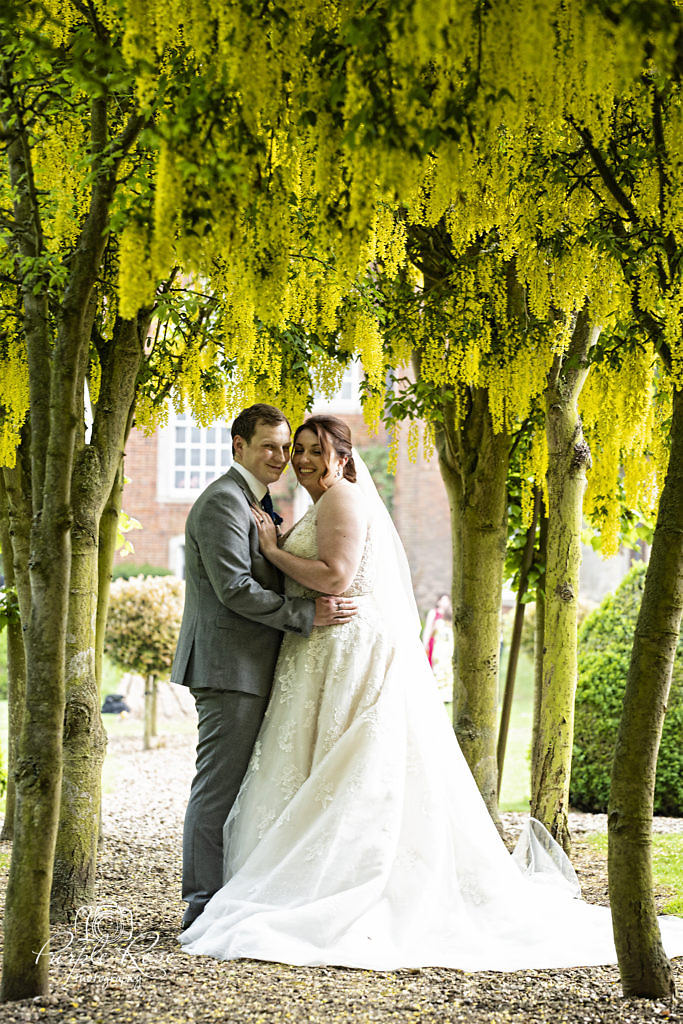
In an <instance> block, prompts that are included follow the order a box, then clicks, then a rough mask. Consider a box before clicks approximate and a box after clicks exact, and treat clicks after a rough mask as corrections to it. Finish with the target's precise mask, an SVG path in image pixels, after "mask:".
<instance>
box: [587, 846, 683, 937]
mask: <svg viewBox="0 0 683 1024" xmlns="http://www.w3.org/2000/svg"><path fill="white" fill-rule="evenodd" d="M586 841H587V842H588V844H589V845H590V846H592V847H593V849H594V850H597V851H599V852H600V853H601V854H602V855H603V856H604V857H606V856H607V836H606V835H588V836H586ZM652 875H653V878H654V883H655V886H657V887H659V886H666V887H667V888H668V889H670V890H671V899H670V900H669V901H668V902H667V903H666V904H665V906H664V913H665V914H679V915H680V916H681V917H683V835H654V836H653V837H652Z"/></svg>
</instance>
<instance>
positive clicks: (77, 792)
mask: <svg viewBox="0 0 683 1024" xmlns="http://www.w3.org/2000/svg"><path fill="white" fill-rule="evenodd" d="M144 329H145V330H146V328H144ZM141 352H142V349H141V345H140V340H139V337H138V325H137V323H135V322H132V321H123V320H117V322H116V324H115V327H114V332H113V337H112V339H111V341H110V342H109V343H108V346H107V350H106V351H104V352H102V355H101V365H102V376H101V381H100V395H99V399H98V402H97V407H96V409H95V410H94V418H93V431H92V437H91V442H90V444H85V443H83V444H82V445H81V447H80V450H79V452H78V457H77V459H76V461H75V465H74V473H73V482H72V502H73V509H74V525H73V531H72V533H73V540H72V565H71V593H70V600H69V626H68V644H67V660H66V714H65V722H64V769H63V770H64V775H63V780H62V810H61V814H60V820H59V832H58V835H57V846H56V851H55V862H54V876H53V883H52V895H51V908H50V912H51V918H52V920H53V921H55V922H56V921H64V922H68V921H71V920H73V918H74V916H75V913H76V911H77V909H78V907H80V906H82V905H84V904H87V903H91V902H92V901H93V899H94V895H95V874H96V867H97V849H98V842H99V834H100V809H101V795H102V794H101V786H102V764H103V761H104V755H105V750H106V743H107V739H106V732H105V729H104V726H103V724H102V715H101V712H100V707H101V703H102V701H101V697H100V685H99V679H100V678H101V667H100V669H99V670H98V668H97V645H98V641H99V643H100V644H102V643H103V636H102V630H103V623H104V621H106V613H107V609H106V602H107V601H108V597H109V586H108V585H107V586H106V587H105V588H104V589H103V587H102V580H101V573H100V570H99V566H98V558H99V553H100V550H101V545H100V543H99V531H100V520H101V517H102V513H103V510H104V508H105V504H106V503H107V502H111V501H112V496H114V501H115V492H116V491H117V489H118V487H119V486H122V482H121V484H120V485H119V484H117V482H116V481H117V477H118V476H119V474H121V472H122V470H121V466H122V461H123V447H124V444H125V439H126V437H127V435H128V431H129V429H130V422H131V415H132V413H131V410H132V407H133V401H134V394H135V381H136V377H137V373H138V369H139V365H140V358H141ZM110 518H113V516H110ZM111 529H112V524H111V523H109V524H108V525H107V530H108V531H109V534H111ZM114 531H115V527H114ZM114 536H115V533H114ZM107 543H108V544H109V548H106V549H102V550H103V551H104V555H105V564H104V565H103V566H102V573H105V572H106V573H107V574H108V575H110V573H111V562H112V560H113V545H112V539H111V535H109V537H108V538H107ZM100 594H102V597H103V598H104V606H103V607H101V608H100V607H98V599H99V596H100ZM98 624H99V628H100V636H99V638H98Z"/></svg>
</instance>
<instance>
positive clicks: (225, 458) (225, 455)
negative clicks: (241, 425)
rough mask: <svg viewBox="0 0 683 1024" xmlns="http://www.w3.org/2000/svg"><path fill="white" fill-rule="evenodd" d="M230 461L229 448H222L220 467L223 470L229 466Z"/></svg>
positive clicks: (230, 453)
mask: <svg viewBox="0 0 683 1024" xmlns="http://www.w3.org/2000/svg"><path fill="white" fill-rule="evenodd" d="M231 461H232V452H231V451H230V449H229V448H223V450H222V451H221V466H222V467H223V468H224V469H225V468H226V467H227V466H229V465H230V463H231Z"/></svg>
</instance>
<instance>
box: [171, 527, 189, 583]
mask: <svg viewBox="0 0 683 1024" xmlns="http://www.w3.org/2000/svg"><path fill="white" fill-rule="evenodd" d="M168 567H169V569H170V570H171V572H172V573H173V575H174V576H177V577H178V579H179V580H184V579H185V535H184V534H182V533H179V534H177V535H176V536H175V537H171V539H170V540H169V542H168Z"/></svg>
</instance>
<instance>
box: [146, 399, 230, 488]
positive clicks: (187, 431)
mask: <svg viewBox="0 0 683 1024" xmlns="http://www.w3.org/2000/svg"><path fill="white" fill-rule="evenodd" d="M158 452H159V457H158V461H157V497H158V498H159V500H160V501H193V500H194V499H195V498H196V497H197V495H198V494H200V493H201V492H202V491H203V490H204V488H205V487H206V486H207V484H210V483H211V481H212V480H215V479H216V478H217V477H219V476H221V475H222V474H223V473H225V472H226V470H228V469H229V468H230V466H231V465H232V438H231V436H230V425H229V423H226V422H224V421H221V422H218V423H214V424H213V425H212V426H210V427H198V426H197V424H196V423H194V422H193V420H192V417H191V416H190V415H189V413H186V412H185V413H176V412H175V410H174V409H173V408H172V409H171V410H170V412H169V417H168V423H167V425H166V426H165V427H163V429H162V430H160V432H159V449H158Z"/></svg>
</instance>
